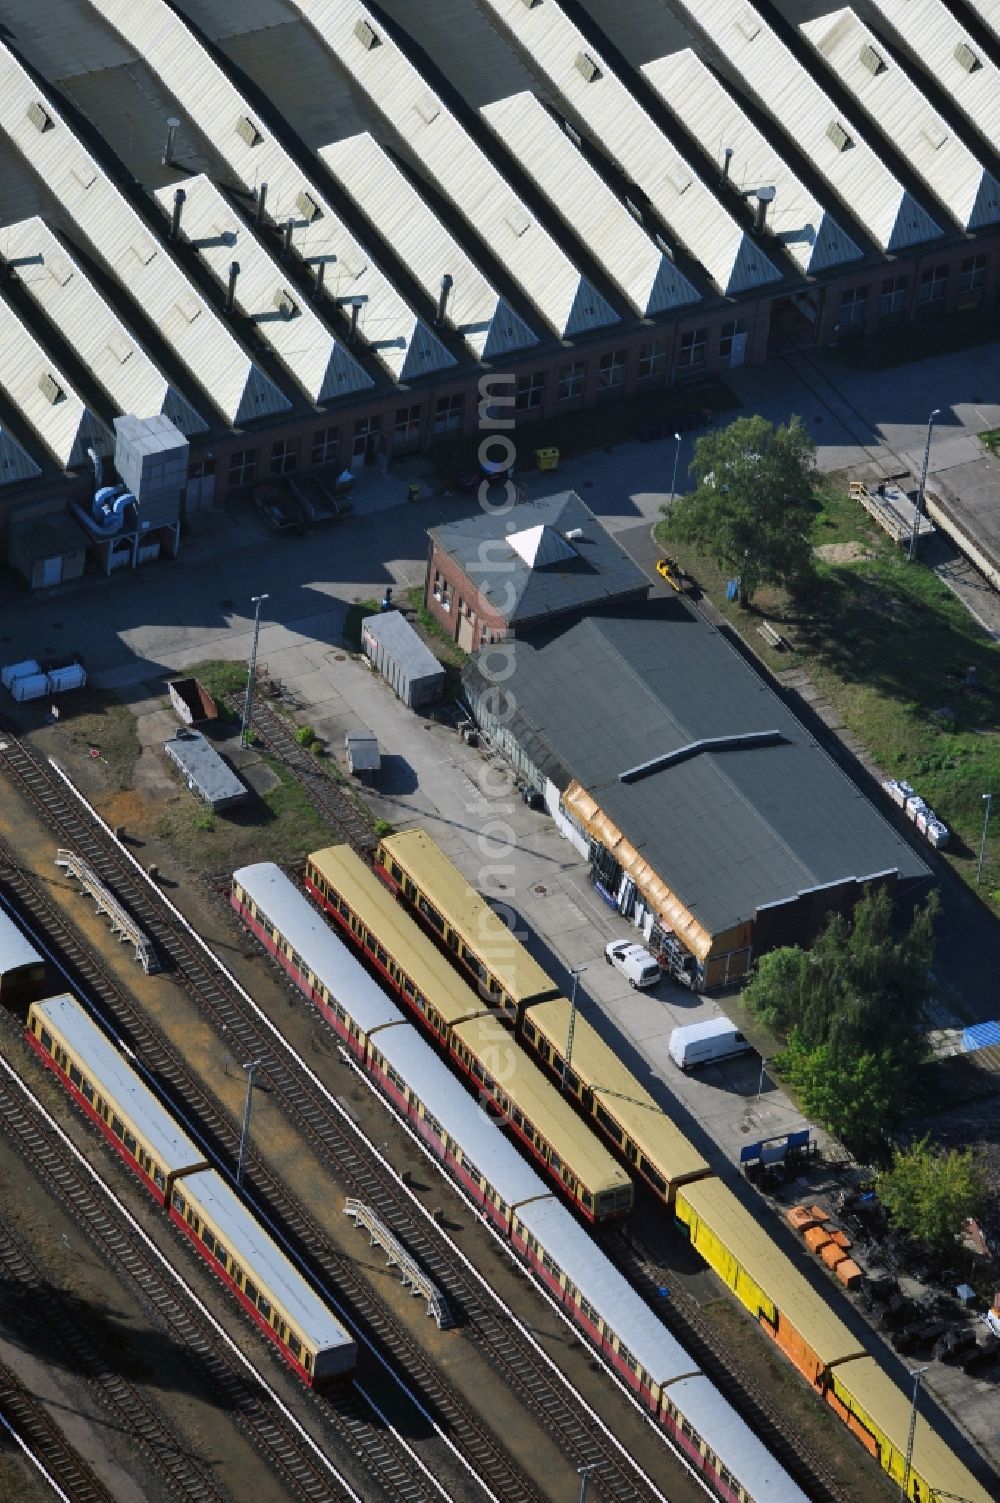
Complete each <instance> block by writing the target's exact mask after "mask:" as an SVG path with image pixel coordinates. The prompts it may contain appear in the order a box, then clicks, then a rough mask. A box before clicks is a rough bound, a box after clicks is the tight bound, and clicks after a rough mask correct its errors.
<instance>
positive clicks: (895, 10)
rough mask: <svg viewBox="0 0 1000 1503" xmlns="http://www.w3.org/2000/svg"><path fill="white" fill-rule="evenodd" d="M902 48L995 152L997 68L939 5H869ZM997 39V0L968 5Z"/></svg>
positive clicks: (999, 115) (897, 1) (891, 0)
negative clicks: (890, 30) (956, 106)
mask: <svg viewBox="0 0 1000 1503" xmlns="http://www.w3.org/2000/svg"><path fill="white" fill-rule="evenodd" d="M869 3H870V4H871V5H872V6H874V8H875V9H876V10H877V11H878V12H879V13H880V14H881V15H882V16H884V17H885V19H886V21H887V22H888V23H889V25H890V26H891V27H892V29H893V31H894V32H895V34H896V37H897V38H898V40H899V41H900V42H902V44H903V46H904V48H905V49H906V50H907V52H908V53H909V54H910V56H911V57H913V58H914V59H915V61H916V62H917V63H918V65H919V66H920V67H921V68H924V69H925V70H926V71H927V72H928V73H929V74H930V75H931V77H932V78H933V79H934V80H935V82H936V83H937V84H938V85H939V86H940V87H941V88H942V89H944V90H945V91H946V92H947V93H948V94H949V95H950V96H951V98H952V99H954V101H955V103H956V104H957V105H958V107H959V109H960V110H961V111H962V113H963V114H964V115H966V116H967V117H968V118H969V119H970V120H971V121H972V123H973V125H974V126H976V128H977V129H978V131H979V132H980V134H981V136H982V137H983V139H984V140H985V141H986V142H987V143H988V144H989V146H991V147H992V148H993V152H994V154H995V153H996V149H997V143H998V141H1000V68H997V66H996V64H995V63H994V62H993V61H992V59H991V58H990V57H988V56H987V55H986V53H985V52H984V51H983V49H982V47H980V46H979V44H978V42H976V41H974V40H973V39H972V38H971V37H970V36H969V33H968V31H967V30H966V28H965V27H964V26H963V25H962V23H961V21H959V20H958V18H957V17H956V16H955V15H954V14H953V13H952V11H951V10H949V8H948V6H947V5H945V4H944V3H943V0H869ZM968 3H970V4H972V6H973V9H975V10H978V12H979V14H980V15H981V16H982V19H983V20H984V21H985V22H986V24H987V26H989V27H990V29H991V30H992V31H994V32H995V33H996V34H997V36H1000V4H998V3H997V0H979V3H978V4H976V3H975V0H968Z"/></svg>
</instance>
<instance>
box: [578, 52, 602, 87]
mask: <svg viewBox="0 0 1000 1503" xmlns="http://www.w3.org/2000/svg"><path fill="white" fill-rule="evenodd" d="M576 71H577V72H578V73H579V74H580V75H581V76H582V77H583V78H585V79H586V80H587V82H588V83H596V82H597V80H598V79H599V78H600V77H601V70H600V68H599V67H598V65H597V63H595V62H594V59H593V58H592V57H591V56H590V54H589V53H587V52H578V53H577V54H576Z"/></svg>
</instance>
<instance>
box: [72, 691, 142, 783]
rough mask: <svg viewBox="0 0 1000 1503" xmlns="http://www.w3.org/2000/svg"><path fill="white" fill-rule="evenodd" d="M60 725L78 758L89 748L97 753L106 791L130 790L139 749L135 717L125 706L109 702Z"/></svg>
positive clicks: (113, 701) (112, 701)
mask: <svg viewBox="0 0 1000 1503" xmlns="http://www.w3.org/2000/svg"><path fill="white" fill-rule="evenodd" d="M64 723H65V725H66V728H67V731H68V735H69V743H70V746H71V747H72V748H73V750H74V751H75V752H76V753H77V754H78V755H80V756H85V755H86V754H87V752H88V751H89V749H90V748H91V747H96V748H97V749H98V751H99V752H100V754H101V761H102V763H104V764H105V766H106V767H107V769H108V786H109V787H111V788H114V789H119V790H122V789H126V788H131V786H132V778H133V775H134V773H135V764H136V763H137V762H138V760H139V754H140V752H141V751H142V747H141V746H140V744H139V733H138V730H137V729H136V723H135V716H134V715H133V714H132V711H131V710H130V709H128V707H127V706H126V705H123V704H119V703H118V701H117V700H110V699H109V701H108V703H107V704H105V705H104V706H103V707H102V708H100V709H96V708H95V709H93V710H90V711H89V712H86V713H84V714H82V715H76V716H74V717H73V719H72V720H67V721H65V722H64Z"/></svg>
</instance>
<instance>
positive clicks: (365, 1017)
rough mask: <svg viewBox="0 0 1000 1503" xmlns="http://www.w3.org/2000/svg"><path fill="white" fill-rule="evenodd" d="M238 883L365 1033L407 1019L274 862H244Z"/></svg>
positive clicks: (235, 879) (234, 876)
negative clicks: (250, 863)
mask: <svg viewBox="0 0 1000 1503" xmlns="http://www.w3.org/2000/svg"><path fill="white" fill-rule="evenodd" d="M233 881H234V882H238V883H239V884H240V886H241V887H242V888H243V890H244V892H245V893H246V894H247V895H248V896H249V897H250V898H252V900H253V901H254V902H255V903H256V905H257V907H258V909H259V910H260V912H261V913H262V914H264V916H265V917H266V918H268V919H269V920H270V921H271V923H272V924H273V925H274V927H275V928H276V929H278V930H279V931H280V933H281V934H283V935H284V937H285V939H287V941H288V943H289V944H290V945H291V947H292V949H293V950H294V951H295V952H296V954H298V955H300V956H301V957H302V959H303V960H304V962H305V964H306V965H307V966H308V967H309V969H310V970H311V971H312V973H313V975H314V976H316V977H317V978H318V980H320V981H322V983H323V985H324V986H325V987H326V989H327V991H328V992H329V993H330V996H331V997H333V998H335V1000H336V1001H338V1002H339V1003H340V1004H341V1006H342V1007H343V1008H344V1010H345V1011H346V1012H347V1013H348V1015H349V1016H350V1017H352V1018H353V1019H354V1021H355V1022H356V1023H357V1025H358V1027H359V1028H360V1029H361V1031H362V1033H366V1034H367V1033H370V1032H371V1030H372V1029H373V1028H387V1027H391V1026H392V1024H394V1023H401V1022H403V1021H404V1020H403V1014H402V1012H401V1011H400V1009H399V1008H398V1007H397V1006H396V1004H395V1003H394V1002H391V1001H390V1000H389V998H388V997H387V996H386V994H385V992H384V991H383V990H382V988H381V987H380V986H379V984H378V982H377V981H375V980H373V979H372V977H371V976H369V974H368V972H367V971H366V970H365V968H364V966H363V965H362V964H361V962H360V961H359V960H358V959H357V958H356V957H355V956H354V955H353V954H352V953H351V951H350V950H349V949H348V947H347V945H346V944H345V943H344V941H343V940H342V939H340V938H339V936H338V935H337V934H336V933H335V931H334V930H333V929H331V927H330V925H329V924H328V923H326V921H325V920H324V919H323V918H322V916H321V915H320V914H319V913H318V912H317V911H316V909H315V908H314V907H313V905H312V903H310V901H309V899H308V898H306V897H304V896H303V895H302V893H301V892H300V891H299V889H298V888H297V887H296V886H295V884H294V883H292V882H290V881H289V880H288V878H287V877H286V876H285V874H284V872H283V871H282V870H281V868H280V867H278V866H275V864H274V863H273V862H272V861H261V862H258V863H256V864H255V865H253V866H241V867H240V868H239V870H238V871H235V872H233Z"/></svg>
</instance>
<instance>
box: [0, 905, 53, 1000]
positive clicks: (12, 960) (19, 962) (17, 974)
mask: <svg viewBox="0 0 1000 1503" xmlns="http://www.w3.org/2000/svg"><path fill="white" fill-rule="evenodd" d="M44 981H45V961H44V959H43V958H42V956H41V955H39V953H38V951H37V950H36V949H35V947H34V945H33V944H31V942H30V941H29V940H27V939H25V937H24V935H23V934H22V933H21V931H20V929H19V928H18V927H17V925H16V924H15V923H14V920H13V919H12V918H10V917H8V915H7V914H6V913H4V911H3V909H0V1002H16V1001H17V1000H18V999H19V998H21V997H29V996H31V995H32V994H37V993H38V992H39V991H40V990H41V987H42V984H43V982H44Z"/></svg>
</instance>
